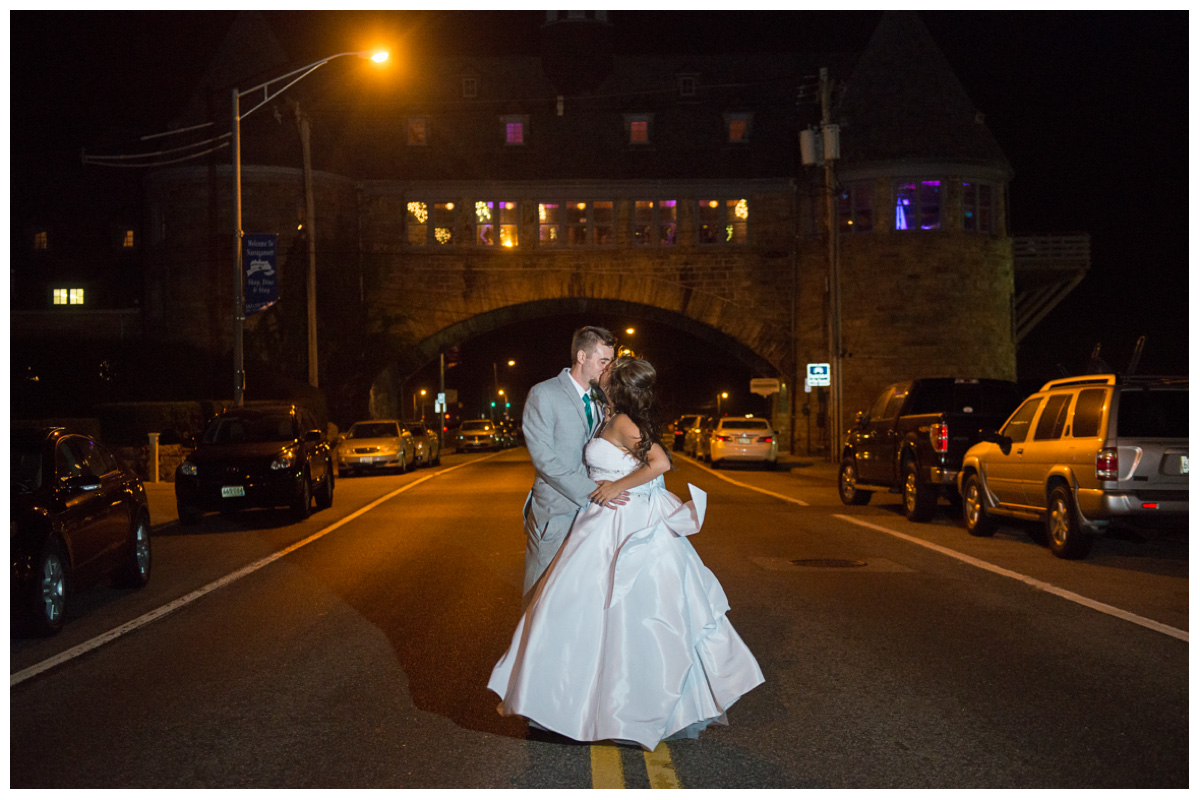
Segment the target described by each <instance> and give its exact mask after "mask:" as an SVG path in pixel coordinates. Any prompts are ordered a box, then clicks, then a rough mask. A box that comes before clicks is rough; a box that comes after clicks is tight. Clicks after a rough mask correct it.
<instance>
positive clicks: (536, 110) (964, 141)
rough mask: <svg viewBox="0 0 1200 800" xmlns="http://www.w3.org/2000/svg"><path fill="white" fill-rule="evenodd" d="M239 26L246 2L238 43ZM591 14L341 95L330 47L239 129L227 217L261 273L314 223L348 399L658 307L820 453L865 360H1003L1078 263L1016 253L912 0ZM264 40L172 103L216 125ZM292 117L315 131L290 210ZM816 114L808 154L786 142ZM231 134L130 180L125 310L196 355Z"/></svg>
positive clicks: (997, 367)
mask: <svg viewBox="0 0 1200 800" xmlns="http://www.w3.org/2000/svg"><path fill="white" fill-rule="evenodd" d="M260 23H261V20H260V19H259V18H257V17H256V15H253V14H249V13H244V14H242V15H239V18H238V24H237V25H235V28H234V31H233V32H232V33H231V37H237V36H239V35H242V36H245V35H248V33H247V32H248V31H250V30H252V29H253V26H255V25H258V24H260ZM611 24H612V23H611V22H610V20H609V16H608V15H607V14H606V13H605V12H547V14H546V18H545V22H544V24H543V26H542V29H541V35H542V52H541V53H540V54H531V55H528V56H521V57H477V58H471V57H462V58H446V59H442V60H440V61H438V62H437V63H430V64H424V65H422V67H421V69H422V75H423V79H422V80H421V81H420V82H409V83H407V84H405V85H404V86H402V87H401V88H397V89H394V90H392V91H390V92H388V93H383V92H378V93H377V94H375V95H372V96H370V97H369V99H368V100H364V101H362V102H361V104H356V103H355V102H352V101H348V100H346V99H345V98H347V97H362V96H364V95H369V94H370V93H371V91H372V90H371V89H369V88H366V87H365V85H364V84H363V83H362V82H361V81H360V82H358V83H355V84H354V85H353V86H351V87H350V88H347V86H346V83H347V81H348V80H349V81H351V82H352V83H353V82H354V80H355V79H353V78H347V75H349V74H350V73H349V72H348V71H345V70H343V71H342V72H341V73H339V74H338V76H337V81H336V82H331V80H330V79H329V78H330V76H329V75H328V74H326V75H322V74H321V73H317V74H315V75H314V77H313V78H310V79H307V80H306V81H305V83H304V84H298V85H297V86H296V87H295V88H294V89H292V90H289V93H288V94H287V95H285V96H284V97H282V98H280V99H279V100H278V101H276V102H275V103H273V104H272V108H271V109H270V110H266V109H264V110H263V111H259V112H258V115H259V117H258V118H256V120H255V122H254V123H253V124H251V123H249V122H247V124H246V125H245V126H244V129H243V133H242V136H243V140H244V150H243V156H242V163H243V167H242V203H243V229H244V230H245V231H246V232H247V233H250V232H274V233H277V234H278V236H279V271H280V275H281V285H282V286H283V287H284V288H283V291H285V292H286V291H293V292H303V290H304V289H303V285H302V282H301V280H300V279H299V276H300V275H303V274H304V270H305V268H306V266H307V239H306V238H305V237H306V224H307V225H308V226H309V227H310V228H311V227H315V230H316V263H317V276H316V287H317V292H318V295H319V297H320V298H321V305H320V308H319V310H318V313H319V318H318V330H319V331H320V336H321V362H322V363H321V365H320V370H321V374H322V376H323V377H322V384H323V385H325V384H327V383H329V382H333V383H336V384H337V385H338V386H339V389H340V391H339V394H342V395H345V397H347V398H349V399H348V400H347V402H350V403H353V404H354V407H353V408H351V409H349V410H348V411H347V412H346V413H347V414H348V415H349V416H359V415H365V414H371V415H387V416H392V415H399V414H400V409H401V407H402V398H401V388H400V387H401V386H402V385H403V382H404V380H405V379H406V378H407V377H408V376H409V375H411V374H412V373H413V372H415V371H416V370H418V369H420V368H421V367H423V366H424V365H426V364H428V363H429V362H430V361H431V360H436V359H437V356H438V354H439V353H440V352H443V351H444V350H446V349H447V348H449V347H452V346H454V345H456V344H458V343H460V342H463V341H467V340H469V339H471V338H473V337H476V336H481V335H484V334H486V333H488V332H489V331H492V330H495V329H497V328H500V327H503V326H505V325H508V324H510V323H512V322H515V321H519V320H530V319H538V318H541V317H545V316H548V315H554V314H561V313H566V312H588V313H596V314H602V313H621V314H629V315H635V316H640V317H641V318H643V319H652V320H655V321H658V322H662V323H665V324H668V325H672V326H674V327H677V328H679V329H681V330H685V331H688V332H689V333H692V334H694V335H696V336H697V337H699V338H701V339H702V340H704V341H706V342H708V343H711V344H712V345H713V346H714V347H717V348H719V349H721V350H723V351H724V352H727V353H729V354H731V355H732V356H734V357H736V358H738V359H740V360H741V361H742V362H743V363H745V364H746V365H747V366H749V367H750V368H751V370H752V371H753V372H754V374H755V375H757V376H759V377H762V378H774V379H777V380H778V381H779V384H780V391H779V392H778V393H777V394H776V395H774V397H775V400H776V402H775V422H776V425H777V426H778V427H779V428H780V430H781V431H785V432H787V436H788V439H789V440H790V442H791V445H792V447H793V449H794V450H796V451H809V452H813V451H823V450H824V449H825V448H827V447H828V441H829V440H828V434H829V431H830V430H831V428H832V429H833V430H837V429H839V428H841V427H844V424H845V422H846V421H847V420H848V418H849V417H850V415H851V414H852V413H853V411H854V410H855V409H858V408H862V407H865V406H866V405H867V404H868V403H869V401H870V400H871V399H872V397H873V394H874V393H875V392H876V391H877V390H878V389H879V387H881V386H883V385H884V384H886V383H888V382H891V381H894V380H898V379H903V378H906V377H911V376H918V375H963V376H975V377H992V378H1008V379H1014V378H1015V377H1016V355H1015V352H1016V343H1017V341H1018V339H1019V336H1020V335H1022V334H1023V332H1025V331H1027V330H1028V329H1029V327H1031V326H1032V325H1033V324H1036V322H1037V320H1038V319H1040V318H1041V316H1043V315H1044V314H1045V313H1047V312H1048V311H1049V310H1050V308H1052V307H1053V305H1054V303H1055V302H1057V301H1058V300H1059V299H1061V297H1062V296H1063V295H1064V294H1065V292H1067V291H1069V290H1070V289H1071V288H1072V287H1073V286H1074V285H1075V284H1076V283H1078V280H1079V279H1080V278H1081V277H1082V274H1083V271H1084V270H1086V266H1087V265H1086V240H1085V241H1084V243H1083V252H1084V254H1085V255H1084V258H1083V259H1082V261H1081V260H1079V259H1078V258H1076V260H1074V261H1071V262H1070V263H1066V262H1062V261H1061V259H1056V257H1055V256H1053V255H1050V256H1047V255H1046V253H1047V252H1053V253H1059V252H1061V250H1055V249H1053V247H1051V248H1050V249H1049V250H1047V248H1046V247H1041V246H1040V243H1039V242H1038V241H1037V240H1036V239H1030V238H1026V239H1023V240H1021V239H1019V240H1018V241H1019V242H1020V245H1019V246H1018V248H1017V249H1018V251H1019V252H1021V253H1029V254H1032V256H1031V257H1030V260H1029V264H1030V265H1032V266H1030V268H1028V269H1025V268H1023V266H1022V263H1021V262H1020V260H1015V258H1014V237H1013V235H1012V233H1011V232H1010V231H1009V229H1008V224H1007V208H1006V202H1007V192H1006V186H1007V184H1008V182H1009V180H1010V179H1011V177H1012V169H1011V167H1010V165H1009V164H1008V162H1007V160H1006V159H1005V157H1004V154H1003V152H1002V150H1001V148H1000V146H999V145H998V144H997V142H996V141H995V139H994V138H993V136H992V135H991V134H990V133H989V131H988V129H987V127H986V125H985V124H984V121H983V118H982V116H981V115H979V114H978V113H977V112H976V110H975V109H974V107H973V106H972V104H971V101H970V99H969V98H968V97H967V96H966V93H965V91H964V90H963V88H962V86H961V85H960V84H959V82H958V80H957V79H956V78H955V76H954V74H953V71H952V69H951V68H950V66H949V65H948V64H947V63H946V61H945V59H944V58H943V56H942V55H941V53H940V51H939V50H938V48H937V45H936V43H935V42H934V41H933V40H932V38H931V37H930V35H929V33H928V31H927V30H926V29H925V27H924V26H923V25H922V23H921V22H920V19H919V17H918V16H917V15H916V14H910V13H887V14H884V15H883V16H882V18H881V21H880V23H879V26H878V28H877V30H876V31H875V34H874V35H873V37H872V38H871V40H870V42H869V43H868V44H867V46H866V48H865V49H864V50H863V52H861V53H859V54H845V55H841V56H826V55H818V54H814V53H795V54H774V53H772V54H749V55H747V54H739V55H686V56H672V55H670V54H661V55H653V56H625V55H619V54H615V53H614V52H613V48H612V44H611V33H612V29H611ZM255 35H256V36H258V37H262V36H264V35H265V34H264V33H263V32H262V31H261V30H257V32H256V33H255ZM226 52H229V53H232V52H239V53H244V52H246V48H239V47H237V46H236V45H227V47H226ZM262 52H263V53H265V54H266V55H268V56H270V57H271V59H273V60H268V61H266V62H264V63H260V64H253V65H251V64H246V63H233V62H232V61H231V60H230V59H228V58H225V59H222V57H221V56H220V55H218V58H217V59H216V60H215V61H214V67H213V70H212V71H211V72H210V74H209V75H208V76H206V78H205V82H204V84H203V86H202V88H201V90H200V91H198V93H197V98H196V102H195V103H194V104H193V106H192V108H191V110H190V112H189V113H190V114H191V115H192V116H193V117H194V118H196V119H201V118H204V117H205V115H207V116H208V117H210V118H212V119H217V120H219V119H220V118H221V114H222V113H227V112H226V111H225V110H224V109H225V108H226V106H225V105H222V103H224V104H227V103H228V94H229V88H230V87H231V86H234V85H238V86H241V85H252V84H253V83H255V82H258V81H259V80H262V79H263V77H260V76H266V77H270V75H272V74H278V73H279V72H281V71H285V70H282V69H280V67H279V55H278V52H277V51H276V50H275V49H274V48H265V49H263V51H262ZM332 69H333V67H332V66H326V67H324V68H323V71H324V72H326V73H328V72H330V71H332ZM272 70H274V73H273V72H272ZM822 75H824V76H825V79H824V80H822ZM339 87H340V88H339ZM206 91H207V92H208V94H207V95H206ZM823 94H824V97H822V95H823ZM212 98H218V99H216V100H214V99H212ZM823 100H824V102H822V101H823ZM214 109H217V110H214ZM272 113H273V115H274V117H275V120H274V122H272V121H271V119H270V116H271V114H272ZM302 116H307V118H308V119H310V120H311V122H312V125H313V127H314V129H319V130H320V131H321V135H320V136H314V137H313V145H312V154H311V161H312V163H313V164H314V165H315V166H316V170H315V171H313V172H312V175H311V178H312V194H313V207H314V208H315V219H313V220H307V219H306V207H307V204H306V201H305V188H304V185H305V182H304V173H303V170H302V169H300V168H299V167H298V166H297V165H298V164H300V163H301V154H300V152H299V150H298V144H297V137H296V134H295V128H294V126H292V127H291V128H290V129H289V126H290V125H291V124H292V123H291V120H292V119H293V117H295V118H297V119H299V118H300V117H302ZM188 121H189V119H187V118H185V119H184V120H182V122H188ZM823 123H824V125H825V126H826V127H828V126H830V125H836V126H837V129H838V133H839V138H838V142H839V147H840V153H838V154H837V155H838V157H837V158H836V159H832V158H831V159H830V161H829V164H830V166H829V168H828V169H826V168H825V167H824V166H822V165H821V164H806V163H804V162H805V159H804V158H803V156H804V153H803V151H802V147H801V134H802V133H803V132H805V131H811V130H818V131H820V129H821V126H822V124H823ZM226 124H227V123H226ZM831 142H832V140H831ZM826 155H833V153H832V152H830V153H826ZM227 158H228V156H227V154H223V155H221V156H219V157H213V159H212V160H211V161H208V162H198V163H193V164H189V165H182V166H172V167H167V168H163V169H159V170H156V171H154V172H153V173H152V174H150V175H149V176H148V178H147V180H146V181H145V200H146V216H145V225H146V229H147V236H145V237H144V239H145V248H144V267H145V274H146V276H147V282H146V300H145V303H144V310H143V314H142V319H143V324H144V326H145V330H146V333H147V335H149V336H152V337H160V338H168V339H181V340H186V341H187V342H189V343H191V344H193V345H195V346H196V347H199V348H201V349H203V350H205V351H207V352H211V353H228V352H229V350H230V347H231V341H232V329H231V325H230V314H229V309H230V308H231V307H232V301H233V298H232V295H233V278H232V275H231V272H230V267H229V265H230V263H231V255H230V254H231V252H232V241H233V237H232V216H231V213H230V208H231V207H232V188H231V187H232V175H231V171H230V167H229V166H228V160H227ZM831 201H832V203H831ZM831 212H832V213H831ZM831 221H832V223H831ZM831 224H832V225H833V226H834V228H835V230H836V234H835V235H834V236H833V237H831V236H830V233H829V229H830V225H831ZM831 238H832V242H831ZM1059 244H1061V243H1059ZM1059 244H1055V243H1051V245H1053V246H1054V247H1057V246H1059ZM1068 249H1070V248H1068ZM1071 252H1073V253H1075V254H1078V252H1079V246H1078V243H1076V246H1075V248H1074V249H1073V250H1072V251H1071ZM1034 266H1036V267H1037V268H1036V269H1035V268H1033V267H1034ZM289 278H290V280H289ZM831 286H832V287H833V288H834V289H835V291H834V292H833V293H831V291H830V289H831ZM289 287H290V288H289ZM297 287H299V288H297ZM299 296H302V295H299ZM835 297H836V299H837V301H838V302H837V303H836V308H835V306H834V303H833V302H832V300H833V298H835ZM281 305H283V304H281ZM291 305H292V306H293V307H295V306H296V305H298V304H291ZM834 320H836V321H837V324H834ZM298 325H299V326H301V327H297V326H298ZM302 326H303V320H302V319H300V320H296V319H294V318H293V319H288V318H286V317H285V316H284V313H283V312H282V311H279V312H276V311H269V312H264V313H262V314H259V315H256V316H255V317H252V318H251V319H250V320H248V321H247V323H246V337H247V348H248V356H247V358H248V359H250V358H255V359H260V360H262V361H264V362H265V361H270V360H271V359H276V360H288V359H292V360H296V359H299V361H300V362H301V363H303V355H304V353H303V345H302V343H301V342H300V340H298V339H297V333H296V331H297V330H302ZM835 329H836V330H835ZM834 341H837V342H838V343H840V348H838V349H837V351H836V352H835V349H834V345H833V342H834ZM827 362H832V363H833V364H834V366H835V372H836V378H837V387H839V390H840V395H841V414H840V416H841V421H840V422H839V421H837V420H836V419H832V414H833V412H834V411H835V410H836V409H835V407H832V406H831V404H830V403H828V402H827V401H828V400H829V399H830V395H829V394H828V393H827V391H826V390H824V389H820V390H818V391H817V392H815V393H813V394H812V395H807V394H806V393H805V392H804V391H803V389H804V380H805V370H806V365H808V364H810V363H827Z"/></svg>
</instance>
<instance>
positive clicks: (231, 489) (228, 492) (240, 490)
mask: <svg viewBox="0 0 1200 800" xmlns="http://www.w3.org/2000/svg"><path fill="white" fill-rule="evenodd" d="M245 496H246V488H245V487H244V486H222V487H221V497H245Z"/></svg>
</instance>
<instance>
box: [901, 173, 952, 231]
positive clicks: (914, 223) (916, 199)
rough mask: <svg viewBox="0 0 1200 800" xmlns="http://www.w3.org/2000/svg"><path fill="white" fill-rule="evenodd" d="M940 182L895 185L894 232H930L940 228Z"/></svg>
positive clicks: (904, 182) (909, 182) (908, 182)
mask: <svg viewBox="0 0 1200 800" xmlns="http://www.w3.org/2000/svg"><path fill="white" fill-rule="evenodd" d="M941 188H942V182H941V181H901V182H899V183H897V184H896V230H898V231H914V230H923V231H932V230H938V229H939V228H941V227H942V224H941V219H942V217H941V215H942V205H941Z"/></svg>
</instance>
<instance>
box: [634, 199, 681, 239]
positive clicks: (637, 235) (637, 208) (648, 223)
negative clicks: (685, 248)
mask: <svg viewBox="0 0 1200 800" xmlns="http://www.w3.org/2000/svg"><path fill="white" fill-rule="evenodd" d="M633 244H634V246H636V247H643V246H653V245H656V244H657V245H673V244H675V201H674V200H659V201H658V202H655V201H653V200H637V201H635V202H634V207H633Z"/></svg>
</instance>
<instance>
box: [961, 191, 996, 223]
mask: <svg viewBox="0 0 1200 800" xmlns="http://www.w3.org/2000/svg"><path fill="white" fill-rule="evenodd" d="M963 230H964V231H977V232H979V233H991V232H992V187H991V184H987V183H964V184H963Z"/></svg>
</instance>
